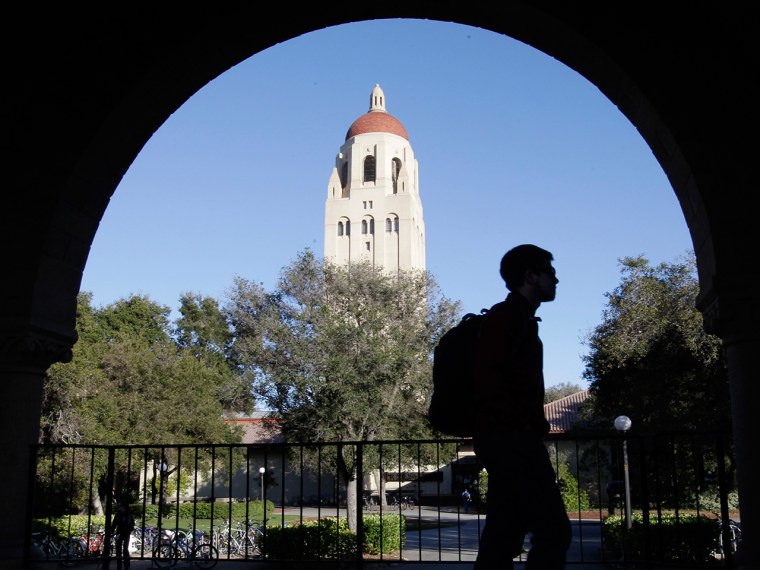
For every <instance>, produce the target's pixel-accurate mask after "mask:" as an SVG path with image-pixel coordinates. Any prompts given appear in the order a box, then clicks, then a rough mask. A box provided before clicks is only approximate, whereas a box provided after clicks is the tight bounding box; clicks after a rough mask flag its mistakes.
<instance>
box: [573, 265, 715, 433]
mask: <svg viewBox="0 0 760 570" xmlns="http://www.w3.org/2000/svg"><path fill="white" fill-rule="evenodd" d="M620 264H621V275H622V278H621V282H620V284H619V285H618V286H617V288H616V289H615V290H614V291H612V292H611V293H608V294H607V299H608V302H607V306H606V308H605V310H604V313H603V319H602V323H601V324H599V325H598V326H597V327H596V328H595V329H594V330H593V331H592V332H591V334H590V335H589V337H588V341H587V342H588V346H589V348H590V350H589V354H588V356H586V358H585V364H586V369H585V373H584V376H585V378H586V379H587V380H588V381H589V383H590V386H589V392H590V397H589V399H588V400H587V401H586V403H585V405H584V406H583V408H582V415H583V417H584V418H585V419H586V421H587V422H588V423H590V424H592V425H593V424H597V425H601V426H603V427H605V428H609V427H610V426H611V425H612V422H613V419H614V418H615V417H616V416H618V415H620V414H623V413H624V414H625V415H627V416H629V417H630V418H631V419H632V420H633V425H634V429H637V428H642V429H648V430H668V429H697V428H701V429H711V428H712V429H725V430H728V429H729V428H730V409H729V387H728V372H727V368H726V363H725V357H724V354H723V351H722V348H721V344H720V340H719V339H718V338H717V337H714V336H711V335H708V334H707V333H705V331H704V328H703V324H702V316H701V314H700V313H699V311H698V310H697V309H696V307H695V301H696V297H697V294H698V291H699V286H698V282H697V279H696V276H695V272H696V269H695V260H694V257H693V255H692V256H690V257H688V258H687V259H685V260H682V261H677V262H674V263H661V264H659V265H657V266H656V267H652V265H651V264H650V262H649V261H648V260H647V259H646V258H644V257H643V256H638V257H627V258H624V259H622V260H620Z"/></svg>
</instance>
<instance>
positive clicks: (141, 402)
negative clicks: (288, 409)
mask: <svg viewBox="0 0 760 570" xmlns="http://www.w3.org/2000/svg"><path fill="white" fill-rule="evenodd" d="M168 316H169V309H168V308H167V307H164V306H161V305H158V304H156V303H154V302H153V301H151V300H150V299H148V298H147V297H141V296H131V297H129V298H126V299H121V300H119V301H117V302H115V303H112V304H110V305H108V306H106V307H104V308H102V309H95V308H93V307H92V303H91V295H89V294H82V295H80V296H79V299H78V306H77V332H78V334H79V342H78V343H77V344H76V345H75V347H74V356H73V359H72V361H71V362H69V363H66V364H55V365H53V366H52V367H51V368H50V370H49V371H48V375H47V378H46V382H45V387H44V393H43V410H42V418H41V427H42V433H41V437H42V441H43V442H44V443H66V444H73V443H76V444H98V445H120V444H155V443H157V442H161V443H163V444H180V443H198V442H209V441H213V442H220V443H226V442H229V443H234V442H238V441H240V433H239V431H236V430H234V429H232V428H230V427H229V426H228V425H227V424H226V423H225V422H224V414H225V412H226V411H228V410H229V409H230V401H232V400H235V401H236V402H238V400H236V399H235V398H231V397H230V394H231V393H233V394H234V393H237V392H239V391H240V388H239V385H240V383H241V380H240V378H241V376H240V375H237V376H235V375H234V373H233V371H232V369H231V368H230V367H229V366H227V365H226V364H225V363H224V362H223V361H220V359H219V358H218V357H216V356H214V355H213V354H208V353H199V352H197V351H194V350H193V348H192V347H181V346H177V344H175V342H174V340H173V339H172V337H171V335H170V332H171V330H170V326H169V318H168ZM231 386H238V387H237V388H230V387H231ZM247 393H248V394H250V390H247ZM248 401H250V396H249V399H248ZM238 403H239V402H238ZM122 467H123V466H121V465H117V469H120V468H122ZM104 470H105V465H104V464H99V465H98V466H97V468H96V476H102V474H103V473H104ZM117 475H118V474H117ZM96 502H97V501H96ZM97 506H98V505H96V507H97Z"/></svg>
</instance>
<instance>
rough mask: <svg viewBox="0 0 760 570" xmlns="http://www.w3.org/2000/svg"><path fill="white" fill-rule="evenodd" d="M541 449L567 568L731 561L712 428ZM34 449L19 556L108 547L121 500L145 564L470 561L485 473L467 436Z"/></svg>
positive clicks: (728, 481)
mask: <svg viewBox="0 0 760 570" xmlns="http://www.w3.org/2000/svg"><path fill="white" fill-rule="evenodd" d="M623 442H626V445H625V452H626V457H625V458H624V457H623V451H624V447H623ZM546 445H547V447H548V449H549V451H550V453H551V456H552V458H553V462H554V465H555V471H556V473H557V478H558V482H559V484H560V487H561V490H562V493H563V497H564V499H565V503H566V506H567V509H568V513H569V516H570V518H571V520H572V523H573V524H572V526H573V542H572V546H571V548H570V550H569V552H568V564H569V565H573V564H584V565H599V566H600V567H603V566H606V565H609V564H611V563H617V562H620V561H626V562H631V561H639V562H644V563H668V564H670V565H672V566H682V567H685V568H686V567H699V566H700V565H703V564H707V563H708V562H710V563H713V564H715V562H716V561H718V562H719V563H722V565H723V567H726V568H730V567H731V561H732V553H733V551H734V550H735V548H736V546H737V544H738V543H739V542H740V540H741V535H740V517H739V512H738V507H737V505H736V500H735V492H734V488H735V487H734V467H733V459H732V453H731V446H730V443H729V442H727V441H726V439H725V438H724V436H723V435H722V434H720V433H667V434H657V435H637V434H630V433H629V434H623V435H619V434H613V435H611V434H604V435H599V434H587V435H583V436H578V435H575V436H570V435H565V434H563V435H551V436H549V437H548V438H547V441H546ZM33 457H34V458H35V460H34V464H33V465H32V466H31V471H30V473H31V475H30V488H31V492H30V497H31V508H30V512H31V517H30V520H28V521H27V528H28V529H29V531H30V532H29V533H28V535H29V544H28V548H27V557H28V559H30V560H31V559H34V560H37V561H40V560H50V561H52V562H57V563H65V564H73V563H76V562H77V561H79V560H80V559H90V558H98V557H106V559H107V558H109V557H114V556H118V554H117V550H116V549H115V548H114V544H115V539H114V531H113V529H111V528H110V525H108V524H106V521H110V520H112V517H113V515H114V513H115V510H116V506H117V505H118V504H120V503H124V504H126V505H128V506H129V509H130V511H131V512H132V513H133V516H134V518H135V530H134V531H133V532H132V533H131V535H130V537H129V551H130V556H131V557H132V558H137V559H146V560H152V562H153V563H155V564H157V565H161V564H170V563H174V562H176V561H177V559H178V558H190V559H192V558H193V557H195V558H196V563H197V564H198V565H199V566H201V567H209V565H212V564H213V563H215V562H216V561H217V560H229V561H237V560H243V561H245V560H253V559H255V560H261V561H263V562H267V561H275V560H292V559H297V560H303V561H307V560H308V561H351V560H355V561H360V562H362V563H369V562H372V561H395V562H451V563H458V562H470V563H471V562H473V561H474V559H475V557H476V555H477V549H478V541H479V536H480V531H481V530H482V528H483V525H484V523H485V514H484V513H485V506H486V503H487V486H488V474H487V472H486V471H485V470H484V469H483V468H482V466H481V465H480V464H479V463H478V461H477V458H476V457H475V455H474V453H473V451H472V445H471V441H470V440H467V439H461V440H420V441H375V442H366V441H363V442H337V443H336V442H332V443H267V444H252V445H251V444H237V445H227V444H225V445H211V444H201V445H144V446H137V445H132V446H83V445H69V446H51V445H40V446H36V448H35V453H34V454H33ZM624 459H626V460H627V461H625V462H624ZM626 465H628V466H630V478H629V483H628V488H625V478H624V476H623V475H624V467H625V466H626ZM515 468H518V469H519V465H515ZM465 489H466V490H468V492H469V495H470V501H465V500H463V498H462V493H463V491H464V490H465ZM628 497H630V499H629V502H628V504H627V505H626V498H628ZM626 507H627V508H626ZM106 545H111V546H110V547H106ZM203 545H206V546H203ZM529 548H530V542H529V540H528V538H527V537H526V544H525V549H526V551H527V550H528V549H529ZM204 564H205V566H203V565H204Z"/></svg>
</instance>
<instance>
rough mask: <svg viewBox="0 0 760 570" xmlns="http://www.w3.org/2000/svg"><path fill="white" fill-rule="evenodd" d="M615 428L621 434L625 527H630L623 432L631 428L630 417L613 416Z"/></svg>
mask: <svg viewBox="0 0 760 570" xmlns="http://www.w3.org/2000/svg"><path fill="white" fill-rule="evenodd" d="M615 429H616V430H618V431H619V432H621V433H622V434H623V478H624V484H625V528H626V529H630V528H631V483H630V478H629V477H628V441H627V440H626V439H625V432H627V431H628V430H629V429H631V418H629V417H628V416H618V417H616V418H615Z"/></svg>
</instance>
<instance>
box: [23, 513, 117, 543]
mask: <svg viewBox="0 0 760 570" xmlns="http://www.w3.org/2000/svg"><path fill="white" fill-rule="evenodd" d="M105 525H106V518H105V517H104V516H102V515H90V516H88V515H65V516H61V517H52V518H47V519H34V520H33V521H32V531H47V530H50V531H51V532H52V533H53V534H55V535H56V536H59V537H61V538H72V537H77V536H82V534H83V533H84V532H86V529H88V528H89V529H91V531H92V532H96V531H97V530H98V529H100V528H105Z"/></svg>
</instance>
